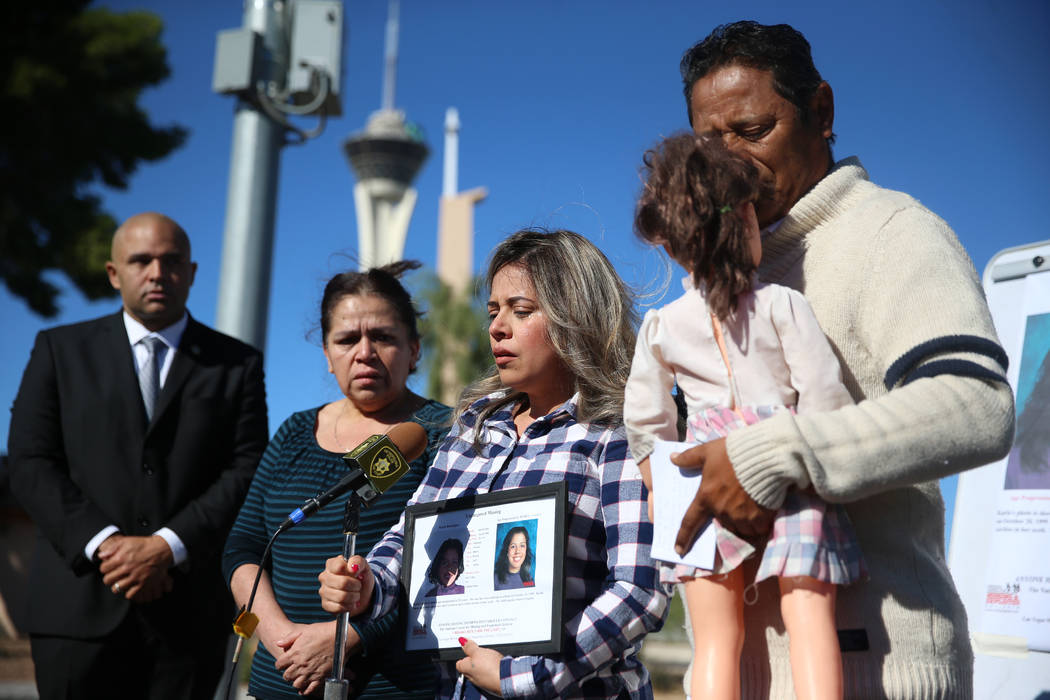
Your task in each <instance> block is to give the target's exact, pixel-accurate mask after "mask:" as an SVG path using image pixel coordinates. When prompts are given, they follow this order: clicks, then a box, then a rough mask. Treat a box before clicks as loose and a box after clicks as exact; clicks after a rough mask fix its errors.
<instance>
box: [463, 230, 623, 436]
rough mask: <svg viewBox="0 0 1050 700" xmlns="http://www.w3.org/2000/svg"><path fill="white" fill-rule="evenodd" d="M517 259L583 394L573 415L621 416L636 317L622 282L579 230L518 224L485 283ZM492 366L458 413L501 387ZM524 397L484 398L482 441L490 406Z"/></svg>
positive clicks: (611, 421)
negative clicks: (529, 281) (518, 227)
mask: <svg viewBox="0 0 1050 700" xmlns="http://www.w3.org/2000/svg"><path fill="white" fill-rule="evenodd" d="M507 265H520V266H521V267H522V268H523V269H524V270H525V271H526V272H527V273H528V275H529V278H530V279H531V280H532V284H533V286H534V287H535V288H536V296H537V297H538V299H537V302H538V303H539V305H540V308H542V309H543V312H544V314H545V315H546V317H547V340H548V342H549V343H550V344H551V347H552V348H553V349H554V352H555V353H556V354H557V355H558V357H559V358H560V359H561V361H562V362H563V363H564V364H565V366H566V367H567V368H568V370H569V372H570V373H571V375H572V377H573V391H574V392H578V393H579V395H580V399H579V406H578V410H577V416H576V417H577V419H578V420H579V421H581V422H586V423H603V424H608V425H618V424H620V423H622V422H623V389H624V385H625V384H626V383H627V375H628V374H629V373H630V371H631V359H632V357H633V355H634V339H635V331H634V329H635V328H636V327H637V325H638V318H637V315H636V314H635V311H634V305H633V299H632V297H631V294H630V292H629V291H628V289H627V286H626V285H625V284H624V283H623V280H621V279H620V276H619V275H618V274H616V270H615V269H613V266H612V264H611V263H610V262H609V260H608V258H606V257H605V255H603V254H602V252H601V251H600V250H598V248H596V247H595V245H594V244H593V243H591V242H590V241H588V240H587V239H586V238H584V237H583V236H581V235H580V234H578V233H574V232H572V231H566V230H557V231H544V230H539V229H523V230H521V231H518V232H517V233H515V234H513V235H511V236H510V237H509V238H507V239H506V240H504V241H503V242H502V243H500V244H499V245H498V246H497V247H496V249H495V250H494V251H493V253H492V258H491V260H490V262H489V266H488V272H487V273H486V276H485V281H486V284H487V285H488V287H489V289H491V288H492V280H493V278H495V276H496V273H497V272H499V271H500V270H501V269H502V268H504V267H506V266H507ZM505 388H507V387H506V385H504V384H503V382H501V381H500V378H499V372H498V371H497V370H496V367H495V365H493V366H492V368H491V369H490V370H489V371H488V372H487V373H486V374H485V376H484V377H482V378H481V379H479V380H478V381H476V382H474V383H473V384H471V385H470V386H468V387H467V388H466V389H464V390H463V394H462V395H461V396H460V400H459V405H458V406H457V408H456V418H458V417H459V415H460V414H462V413H463V411H464V410H465V409H466V408H467V407H468V406H469V405H470V404H472V403H473V402H474V401H476V400H477V399H479V398H481V397H483V396H487V395H489V394H491V393H493V392H495V391H498V390H500V389H505ZM524 398H525V394H524V393H522V392H514V391H512V392H510V393H509V394H508V395H507V396H505V397H503V398H502V399H498V400H496V401H493V402H491V403H489V404H488V405H487V406H486V407H485V409H484V410H483V411H482V412H481V415H480V416H479V418H478V422H477V424H476V426H475V432H474V443H475V445H478V444H479V435H480V429H481V425H482V423H484V422H485V420H486V419H487V418H488V417H489V416H490V415H492V414H493V413H494V412H496V411H498V410H499V409H501V408H503V407H504V406H507V405H514V404H517V403H519V402H520V401H522V400H523V399H524Z"/></svg>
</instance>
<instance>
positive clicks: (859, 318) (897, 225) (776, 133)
mask: <svg viewBox="0 0 1050 700" xmlns="http://www.w3.org/2000/svg"><path fill="white" fill-rule="evenodd" d="M681 70H682V78H683V80H684V83H685V85H684V88H685V97H686V104H687V106H688V114H689V120H690V123H691V125H692V127H693V130H694V131H695V132H696V133H697V134H700V135H713V136H718V137H721V138H722V139H723V140H724V141H725V142H726V144H727V145H728V146H729V147H730V149H732V150H733V151H735V152H737V153H739V154H741V155H743V156H746V157H748V158H749V159H750V160H751V161H752V162H754V164H755V165H756V167H758V169H759V172H760V173H761V176H762V177H763V179H764V181H765V183H766V184H767V185H769V186H770V188H771V192H772V195H771V196H770V197H768V198H767V199H766V200H765V201H763V202H761V203H760V206H759V207H758V218H759V223H760V225H761V226H763V228H764V230H765V233H764V236H763V242H762V250H763V254H762V264H761V268H760V274H761V276H762V279H763V280H765V281H767V282H776V283H779V284H783V285H787V286H790V287H794V288H796V289H798V290H800V291H802V292H803V293H804V294H805V296H806V298H807V299H808V300H809V302H810V304H811V305H812V306H813V310H814V312H815V313H816V316H817V319H818V321H819V322H820V324H821V327H822V328H823V330H824V332H825V333H826V334H827V335H828V338H829V339H830V340H831V343H832V345H833V347H834V349H835V351H836V353H837V355H838V357H839V360H840V362H841V365H842V371H843V375H844V379H845V381H846V385H847V387H848V388H849V390H850V392H851V393H852V395H853V398H854V399H855V400H856V402H857V403H856V405H855V406H849V407H846V408H843V409H840V410H837V411H833V412H829V413H822V414H809V415H807V416H795V415H789V414H787V413H784V414H780V415H778V416H776V417H774V418H771V419H769V420H766V421H764V422H762V423H760V424H757V425H754V426H750V427H748V428H745V429H743V430H740V431H738V432H736V433H734V434H732V435H731V436H730V437H729V438H727V439H725V440H718V441H715V442H711V443H707V444H705V445H701V446H699V447H695V448H693V449H691V450H687V451H686V452H683V453H682V455H681V456H680V457H679V458H678V462H679V463H680V464H682V465H683V466H695V467H702V468H703V470H704V481H703V486H702V488H701V491H700V493H699V494H698V495H697V498H696V500H695V501H694V503H693V506H692V507H691V509H690V512H689V513H688V514H687V516H686V518H685V519H684V520H683V523H682V530H681V532H679V538H678V543H679V545H682V546H684V545H686V544H687V543H688V542H689V541H690V540H691V539H692V537H693V535H694V534H695V532H696V530H697V528H698V527H699V526H700V525H701V524H703V522H705V521H706V519H707V517H709V516H711V515H715V516H717V517H718V518H719V519H720V521H721V522H722V523H723V524H724V525H726V526H727V527H729V528H730V529H733V530H735V531H737V532H738V533H740V534H741V535H743V536H745V537H753V538H757V539H761V538H762V537H763V536H764V534H765V533H766V532H768V528H769V523H770V520H771V517H772V514H773V512H774V511H775V510H776V508H777V507H778V506H779V505H780V503H781V502H782V501H783V498H784V493H785V491H786V490H787V489H788V488H810V487H812V488H813V489H814V490H815V491H816V492H817V493H818V494H819V495H820V496H821V497H822V498H824V499H825V500H827V501H830V502H839V503H845V504H846V507H847V510H848V512H849V515H850V518H851V519H852V521H853V524H854V526H855V528H856V530H857V534H858V537H859V539H860V545H861V548H862V550H863V552H864V556H865V559H866V561H867V564H868V568H869V572H870V579H869V580H868V581H866V582H863V583H860V584H856V585H853V586H849V587H846V588H843V589H841V590H840V591H839V596H838V605H837V617H838V628H839V637H840V644H841V646H842V650H843V670H844V682H845V688H844V691H845V696H846V697H848V698H852V697H865V698H866V697H887V698H908V699H910V700H913V699H916V698H969V697H972V694H973V691H972V675H973V655H972V652H971V649H970V642H969V638H968V632H967V623H966V613H965V611H964V609H963V606H962V603H961V601H960V600H959V597H958V594H957V593H956V591H955V587H954V585H953V583H952V581H951V577H950V575H949V573H948V567H947V565H946V563H945V558H944V503H943V501H942V499H941V494H940V489H939V487H938V484H937V480H938V479H940V478H941V477H944V476H947V475H949V474H954V473H957V472H960V471H963V470H965V469H970V468H973V467H977V466H980V465H982V464H985V463H988V462H990V461H993V460H996V459H998V458H1000V457H1002V456H1003V455H1005V454H1006V452H1007V451H1008V450H1009V448H1010V442H1011V438H1012V435H1013V417H1014V407H1013V398H1012V394H1011V391H1010V387H1009V386H1008V385H1007V383H1006V379H1005V375H1006V355H1005V353H1004V352H1003V350H1002V348H1001V347H1000V346H999V342H998V339H997V337H996V334H995V329H994V328H993V326H992V320H991V315H990V313H989V311H988V307H987V304H986V303H985V299H984V294H983V292H982V290H981V286H980V282H979V280H978V277H977V274H976V272H975V270H974V268H973V264H972V263H971V261H970V259H969V257H968V256H967V254H966V252H965V251H964V250H963V248H962V246H961V245H960V244H959V241H958V240H957V239H956V237H955V234H954V233H953V232H952V230H951V229H950V228H949V227H948V225H947V224H946V223H945V222H944V221H943V220H941V219H940V218H938V217H937V216H936V215H935V214H933V213H932V212H930V211H929V210H928V209H926V208H925V207H923V206H922V205H921V204H920V203H919V202H918V201H916V200H915V199H913V198H911V197H909V196H908V195H905V194H902V193H900V192H893V191H890V190H886V189H883V188H881V187H879V186H877V185H875V184H873V183H871V182H870V181H869V180H868V175H867V172H865V170H864V168H863V166H861V164H860V161H859V160H857V159H856V158H847V159H845V160H841V161H839V162H835V161H834V159H833V158H832V155H831V142H832V141H833V139H834V136H833V133H832V124H833V121H834V99H833V95H832V91H831V87H830V86H829V85H828V84H827V83H826V82H824V81H823V80H822V79H821V77H820V74H819V73H818V72H817V70H816V68H815V67H814V65H813V60H812V57H811V55H810V48H809V43H808V42H807V41H806V39H805V38H804V37H803V36H802V35H801V34H800V33H799V32H797V31H796V30H795V29H793V28H791V27H789V26H787V25H776V26H763V25H759V24H756V23H754V22H737V23H734V24H731V25H724V26H721V27H718V28H717V29H715V30H714V32H712V34H711V35H710V36H708V37H707V38H706V39H704V40H703V41H701V42H700V43H698V44H696V45H695V46H694V47H692V48H691V49H689V51H687V52H686V54H685V56H684V57H683V59H682V65H681ZM777 600H778V596H777V592H776V588H775V584H769V585H767V584H763V585H762V586H760V587H759V590H758V603H757V604H756V605H754V606H750V607H748V608H746V609H745V613H744V617H745V619H746V623H747V638H746V641H745V646H744V650H743V653H742V656H741V659H742V661H741V664H742V683H743V686H744V687H743V688H742V697H744V698H757V697H773V698H782V697H791V696H792V695H793V690H792V683H791V668H790V664H789V661H788V654H787V641H788V640H787V638H786V635H785V633H784V628H783V624H782V623H781V621H780V616H779V611H778V609H777V604H776V603H777Z"/></svg>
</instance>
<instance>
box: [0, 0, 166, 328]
mask: <svg viewBox="0 0 1050 700" xmlns="http://www.w3.org/2000/svg"><path fill="white" fill-rule="evenodd" d="M86 5H87V1H86V0H66V1H64V2H63V1H62V0H43V1H35V2H23V1H21V0H17V1H13V2H5V3H2V9H0V128H2V133H3V136H2V141H0V279H2V280H3V281H4V283H5V284H6V285H7V288H8V289H9V290H10V291H11V293H12V294H14V295H15V296H18V297H21V298H22V299H24V300H25V302H26V304H27V305H28V306H29V308H31V309H32V310H33V311H35V312H36V313H38V314H41V315H42V316H54V315H55V314H56V313H57V312H58V307H57V305H56V297H57V295H58V289H57V288H56V287H55V286H54V285H53V284H51V283H49V282H48V281H47V280H46V279H44V278H43V276H42V273H43V272H44V271H45V270H59V271H61V272H63V273H65V274H66V276H67V277H68V278H69V279H70V280H71V281H72V282H73V283H74V284H75V285H76V286H77V288H79V289H80V291H81V292H83V293H84V295H85V296H86V297H87V298H89V299H98V298H102V297H106V296H112V295H113V294H114V293H115V292H114V291H113V289H112V288H111V287H110V286H109V283H108V281H107V279H106V276H105V275H104V274H102V270H103V266H104V263H105V261H106V260H108V259H109V242H110V238H111V236H112V234H113V231H114V230H115V229H116V225H117V224H116V221H114V219H113V217H112V216H110V215H109V214H108V213H106V212H105V211H104V210H103V209H102V207H101V203H100V200H99V198H98V197H97V196H95V195H92V194H90V193H89V192H87V191H86V189H87V188H88V187H89V186H90V185H93V184H97V183H102V184H104V185H107V186H109V187H114V188H118V189H126V188H127V186H128V178H129V177H130V175H131V174H132V173H133V172H134V171H135V168H136V167H137V166H138V164H139V163H140V162H141V161H143V160H146V161H152V160H157V159H160V158H163V157H164V156H166V155H168V154H169V153H171V152H172V151H173V150H175V149H176V148H177V147H178V146H179V145H180V144H182V142H183V141H184V140H185V138H186V131H185V129H183V128H182V127H179V126H169V127H166V128H155V127H153V126H152V125H151V124H150V122H149V117H148V115H146V113H145V112H143V111H142V109H140V108H139V106H138V99H139V95H140V93H141V92H142V90H143V89H144V88H145V87H148V86H151V85H156V84H158V83H160V82H161V81H163V80H164V79H165V78H167V77H168V75H169V69H168V63H167V51H166V50H165V48H164V46H163V45H162V44H161V43H160V33H161V28H162V27H161V22H160V19H159V18H158V17H157V16H155V15H153V14H151V13H149V12H126V13H114V12H110V11H109V10H106V9H102V8H93V9H86Z"/></svg>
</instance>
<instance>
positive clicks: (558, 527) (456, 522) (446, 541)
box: [401, 482, 567, 659]
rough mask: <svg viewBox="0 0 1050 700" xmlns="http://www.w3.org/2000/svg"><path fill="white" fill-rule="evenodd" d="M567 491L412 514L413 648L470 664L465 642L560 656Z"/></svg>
mask: <svg viewBox="0 0 1050 700" xmlns="http://www.w3.org/2000/svg"><path fill="white" fill-rule="evenodd" d="M566 493H567V490H566V486H565V482H558V483H553V484H542V485H540V486H527V487H523V488H517V489H509V490H507V491H497V492H495V493H487V494H477V495H473V496H464V497H462V498H455V499H450V500H446V501H438V502H436V503H420V504H416V505H413V506H409V507H408V508H407V509H406V510H405V546H404V557H403V566H402V568H401V584H402V586H403V587H404V592H405V595H406V596H407V607H406V614H405V619H406V623H405V624H406V629H405V646H406V650H407V651H410V652H424V653H427V654H429V655H431V656H432V657H434V658H438V659H458V658H461V657H462V656H463V651H462V648H461V647H460V645H459V641H458V639H459V637H467V638H469V639H473V640H474V641H476V642H477V643H478V644H479V645H481V646H483V647H489V648H492V649H496V650H497V651H500V652H501V653H504V654H509V655H512V656H522V655H526V654H549V653H556V652H558V651H560V650H561V638H562V634H561V626H562V601H563V600H564V585H565V572H564V561H565V502H566Z"/></svg>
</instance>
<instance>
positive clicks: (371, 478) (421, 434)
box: [277, 422, 427, 532]
mask: <svg viewBox="0 0 1050 700" xmlns="http://www.w3.org/2000/svg"><path fill="white" fill-rule="evenodd" d="M426 446H427V433H426V431H425V430H423V426H421V425H420V424H419V423H412V422H406V423H399V424H397V425H395V426H394V427H393V428H391V429H390V431H389V432H387V434H386V435H373V436H371V437H369V438H366V439H365V441H364V442H362V443H361V444H360V445H358V446H357V447H355V448H354V449H353V450H351V451H350V452H347V453H346V454H345V455H343V459H344V460H345V461H346V464H347V466H348V467H350V473H349V474H347V475H346V476H344V477H343V478H342V479H340V480H339V483H337V484H336V485H335V486H333V487H332V488H330V489H328V490H327V491H325V492H324V493H322V494H320V495H318V496H315V497H314V498H308V499H306V501H305V502H304V503H303V505H301V506H299V507H298V508H296V509H295V510H293V511H292V512H291V513H289V514H288V519H287V520H285V521H284V522H283V523H281V526H280V527H279V528H277V531H278V532H284V531H285V530H287V529H289V528H291V527H293V526H295V525H296V524H297V523H300V522H302V520H303V519H304V518H308V517H309V516H310V515H311V514H313V513H315V512H316V511H318V510H320V509H321V508H324V507H325V506H326V505H328V504H329V503H331V502H332V501H333V500H335V499H336V498H339V497H340V496H342V495H343V494H344V493H346V492H347V491H350V490H353V491H356V492H357V495H358V496H360V497H361V500H363V501H364V503H365V505H366V506H367V505H369V504H370V503H372V502H373V501H374V500H375V499H376V498H378V497H379V496H380V494H382V493H385V492H386V490H387V489H389V488H390V487H391V486H393V485H394V484H395V483H396V482H397V481H398V480H399V479H400V478H401V477H402V476H404V475H405V474H406V473H407V472H408V463H409V462H411V461H412V460H413V459H416V458H417V457H419V455H421V454H423V450H425V449H426Z"/></svg>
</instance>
